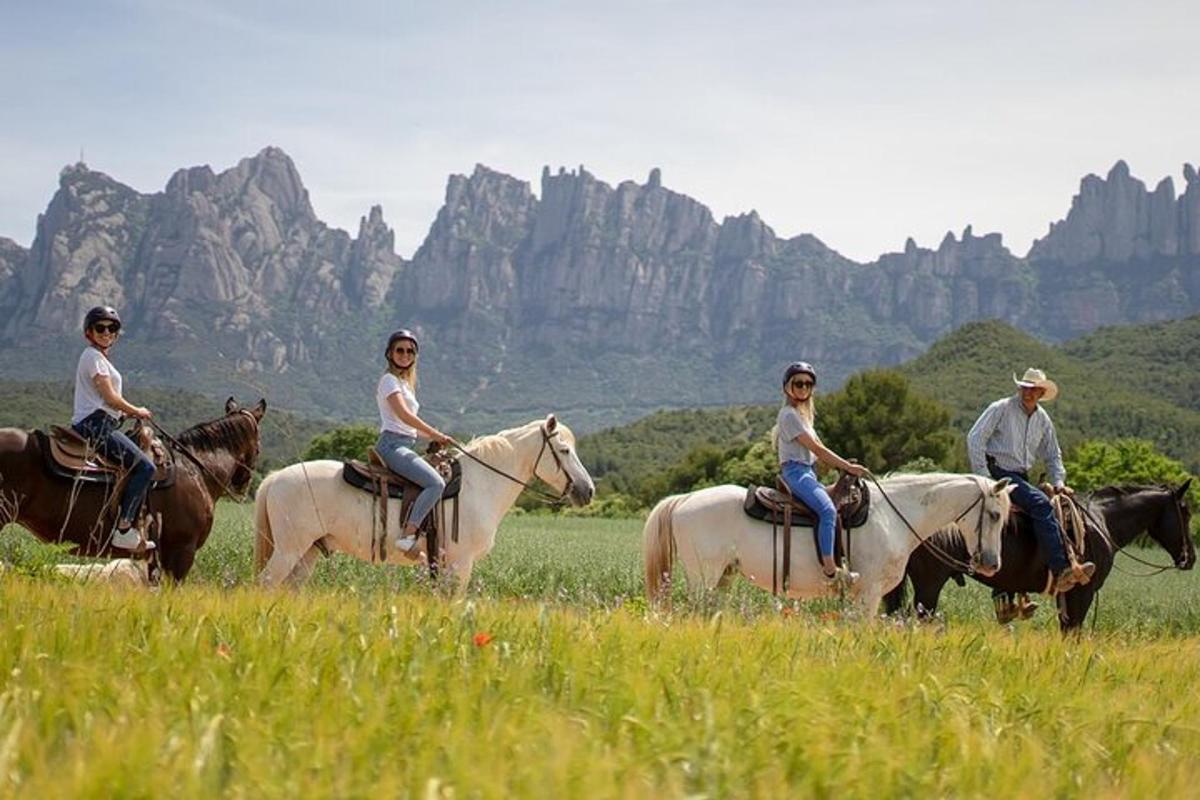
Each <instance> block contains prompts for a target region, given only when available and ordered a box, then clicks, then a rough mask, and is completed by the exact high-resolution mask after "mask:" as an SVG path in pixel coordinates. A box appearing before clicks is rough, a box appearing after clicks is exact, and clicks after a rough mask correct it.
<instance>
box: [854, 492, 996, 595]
mask: <svg viewBox="0 0 1200 800" xmlns="http://www.w3.org/2000/svg"><path fill="white" fill-rule="evenodd" d="M870 478H871V482H872V483H874V484H875V488H876V489H878V490H879V494H880V495H882V496H883V499H884V500H885V501H887V504H888V506H889V507H891V509H892V511H894V512H895V513H896V516H898V517H899V518H900V521H901V522H903V523H904V527H906V528H908V532H909V533H911V534H912V535H913V536H914V537H915V538H916V540H917V541H918V542H920V543H921V546H923V547H926V548H928V549H929V552H931V553H933V556H934V558H936V559H937V560H938V561H941V562H942V563H943V564H944V565H946V566H947V567H950V568H951V569H953V570H955V571H957V572H965V573H967V574H968V575H974V574H975V563H974V561H975V560H974V559H971V560H970V561H962V560H960V559H958V558H955V557H954V556H952V555H950V554H949V553H947V552H946V551H945V550H943V549H942V548H941V547H939V546H938V544H937V543H936V542H935V541H934V540H933V537H932V536H922V535H921V534H919V533H917V529H916V528H914V527H913V525H912V523H911V522H909V521H908V518H907V517H905V516H904V514H903V512H901V511H900V509H898V508H896V504H895V503H893V502H892V498H890V497H888V493H887V492H885V491H884V490H883V487H882V486H881V485H880V484H879V479H878V478H876V477H875V476H874V475H871V476H870ZM976 485H977V486H978V485H979V484H978V483H977V484H976ZM986 495H987V490H986V489H984V488H983V487H982V486H979V496H978V497H976V498H975V499H974V500H972V501H971V504H970V505H969V506H967V507H966V508H964V509H963V510H962V513H960V514H959V515H958V516H957V517H955V518H954V524H955V525H957V524H958V523H959V522H961V521H962V520H963V518H964V517H966V516H967V514H970V513H971V509H973V508H975V506H979V518H978V520H976V528H975V534H976V540H975V552H976V553H979V552H980V551H981V550H982V549H983V514H984V511H985V508H984V502H983V501H984V498H985V496H986ZM960 530H961V529H960Z"/></svg>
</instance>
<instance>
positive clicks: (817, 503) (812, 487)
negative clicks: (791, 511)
mask: <svg viewBox="0 0 1200 800" xmlns="http://www.w3.org/2000/svg"><path fill="white" fill-rule="evenodd" d="M781 472H782V473H783V480H784V481H785V482H786V483H787V485H788V488H789V489H791V490H792V496H793V497H795V498H796V499H797V500H800V501H802V502H803V503H804V505H806V506H808V507H809V508H811V509H812V510H813V511H814V512H816V514H817V520H818V521H817V546H818V547H820V549H821V555H822V556H832V555H833V531H834V526H835V525H836V524H837V509H836V508H834V506H833V500H831V499H830V498H829V492H827V491H825V487H824V486H822V485H821V482H820V481H819V480H817V473H816V471H815V470H814V469H813V468H812V467H811V466H809V465H808V464H801V463H800V462H799V461H785V462H783V466H782V469H781Z"/></svg>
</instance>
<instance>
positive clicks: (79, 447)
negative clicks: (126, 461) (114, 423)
mask: <svg viewBox="0 0 1200 800" xmlns="http://www.w3.org/2000/svg"><path fill="white" fill-rule="evenodd" d="M34 435H35V436H36V437H37V440H38V445H39V446H40V447H41V450H42V454H43V456H44V459H45V464H46V471H47V472H49V473H50V474H51V475H55V476H57V477H60V478H66V479H67V480H71V481H79V482H81V483H95V484H102V485H111V484H114V483H118V482H120V481H121V480H122V479H123V478H124V477H125V468H124V467H122V466H121V465H120V464H119V463H113V462H111V461H108V460H107V459H105V458H104V457H103V456H101V455H100V454H99V453H97V452H96V451H95V449H94V448H93V447H92V446H91V444H89V443H88V441H87V439H84V438H83V437H82V436H80V435H79V434H78V433H76V432H75V431H74V430H72V429H71V428H65V427H63V426H61V425H51V426H50V429H49V432H46V431H41V430H38V431H34ZM155 451H157V452H155ZM147 454H148V455H150V456H151V458H154V462H155V463H154V478H153V479H152V482H151V484H150V488H151V489H152V490H153V489H165V488H167V487H169V486H171V485H173V484H174V483H175V459H174V458H173V457H172V456H171V454H170V452H169V451H167V450H165V449H164V448H161V447H158V448H150V449H147Z"/></svg>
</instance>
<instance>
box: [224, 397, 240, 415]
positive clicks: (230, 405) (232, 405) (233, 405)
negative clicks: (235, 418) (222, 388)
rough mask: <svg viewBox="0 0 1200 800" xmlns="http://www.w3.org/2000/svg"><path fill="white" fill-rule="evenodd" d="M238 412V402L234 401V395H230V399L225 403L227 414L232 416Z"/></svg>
mask: <svg viewBox="0 0 1200 800" xmlns="http://www.w3.org/2000/svg"><path fill="white" fill-rule="evenodd" d="M237 410H238V404H237V400H234V399H233V395H230V396H229V399H228V400H226V401H225V413H226V414H232V413H233V412H235V411H237Z"/></svg>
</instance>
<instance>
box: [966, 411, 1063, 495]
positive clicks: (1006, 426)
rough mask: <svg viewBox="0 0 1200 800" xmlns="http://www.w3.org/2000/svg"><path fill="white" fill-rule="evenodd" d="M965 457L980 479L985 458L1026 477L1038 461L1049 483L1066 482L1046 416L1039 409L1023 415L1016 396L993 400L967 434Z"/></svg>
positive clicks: (1060, 451) (984, 473)
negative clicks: (1047, 474) (1044, 470)
mask: <svg viewBox="0 0 1200 800" xmlns="http://www.w3.org/2000/svg"><path fill="white" fill-rule="evenodd" d="M967 456H968V458H970V459H971V469H972V471H974V472H975V473H976V474H978V475H984V476H986V475H987V474H988V469H987V457H988V456H991V457H992V458H994V459H996V466H997V467H999V468H1000V469H1003V470H1008V471H1009V472H1026V473H1027V472H1029V470H1030V469H1031V468H1032V467H1033V462H1034V461H1035V460H1037V458H1038V457H1041V459H1042V460H1043V461H1045V462H1046V469H1047V470H1048V471H1049V473H1050V482H1051V483H1053V484H1054V485H1055V486H1060V485H1062V484H1063V483H1064V482H1065V481H1066V480H1067V470H1066V468H1065V467H1063V461H1062V450H1060V449H1059V447H1058V436H1057V435H1056V434H1055V433H1054V423H1053V422H1052V421H1051V420H1050V415H1049V414H1047V413H1046V409H1044V408H1042V407H1041V406H1040V405H1039V406H1038V407H1037V410H1036V411H1034V412H1033V413H1032V414H1026V413H1025V408H1024V407H1023V406H1022V405H1021V396H1020V395H1019V394H1016V395H1013V396H1012V397H1006V398H1004V399H1003V400H997V401H996V402H994V403H992V404H991V405H990V406H988V407H987V408H986V409H984V412H983V413H982V414H980V415H979V419H977V420H975V424H974V425H972V426H971V432H970V433H968V434H967Z"/></svg>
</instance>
